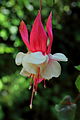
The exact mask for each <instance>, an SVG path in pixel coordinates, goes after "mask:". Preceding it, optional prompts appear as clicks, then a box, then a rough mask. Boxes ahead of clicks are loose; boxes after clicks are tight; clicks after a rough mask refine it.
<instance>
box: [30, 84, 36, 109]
mask: <svg viewBox="0 0 80 120" xmlns="http://www.w3.org/2000/svg"><path fill="white" fill-rule="evenodd" d="M34 93H35V89H34V84H33V90H32V95H31V100H30V109H32V102H33V97H34Z"/></svg>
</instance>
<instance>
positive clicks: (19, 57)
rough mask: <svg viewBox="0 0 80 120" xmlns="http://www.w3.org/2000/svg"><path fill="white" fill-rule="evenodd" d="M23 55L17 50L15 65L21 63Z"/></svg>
mask: <svg viewBox="0 0 80 120" xmlns="http://www.w3.org/2000/svg"><path fill="white" fill-rule="evenodd" d="M24 56H25V54H24V53H23V52H19V53H18V54H17V55H16V59H15V63H16V64H17V65H21V63H22V59H23V57H24Z"/></svg>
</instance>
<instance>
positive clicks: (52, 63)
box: [15, 11, 68, 107]
mask: <svg viewBox="0 0 80 120" xmlns="http://www.w3.org/2000/svg"><path fill="white" fill-rule="evenodd" d="M19 31H20V34H21V37H22V40H23V42H24V43H25V45H26V46H27V48H28V52H27V53H23V52H19V53H18V54H17V56H16V60H15V61H16V64H17V65H21V64H22V66H23V68H22V70H21V72H20V74H21V75H23V76H27V77H32V78H33V81H34V84H33V92H32V97H31V103H30V107H32V99H33V94H34V93H35V92H36V91H37V86H38V83H40V82H42V81H43V80H49V79H51V78H52V77H58V76H59V75H60V73H61V66H60V64H59V63H58V62H57V61H67V60H68V59H67V57H66V56H65V55H64V54H62V53H55V54H54V55H52V54H51V46H52V42H53V33H52V13H50V15H49V17H48V20H47V23H46V31H45V30H44V28H43V25H42V22H41V14H40V11H39V13H38V15H37V17H36V19H35V21H34V24H33V27H32V30H31V34H30V40H29V39H28V30H27V27H26V25H25V23H24V22H23V21H22V22H21V23H20V27H19ZM46 32H47V33H46Z"/></svg>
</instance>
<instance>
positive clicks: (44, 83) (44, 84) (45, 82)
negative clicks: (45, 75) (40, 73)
mask: <svg viewBox="0 0 80 120" xmlns="http://www.w3.org/2000/svg"><path fill="white" fill-rule="evenodd" d="M44 88H46V81H45V79H44Z"/></svg>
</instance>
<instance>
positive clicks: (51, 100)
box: [0, 0, 80, 120]
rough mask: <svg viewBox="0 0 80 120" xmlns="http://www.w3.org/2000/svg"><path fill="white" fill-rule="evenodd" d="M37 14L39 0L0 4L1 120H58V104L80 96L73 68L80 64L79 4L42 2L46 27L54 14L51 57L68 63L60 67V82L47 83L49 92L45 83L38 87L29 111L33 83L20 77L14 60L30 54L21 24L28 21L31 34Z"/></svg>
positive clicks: (10, 0)
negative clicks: (62, 57) (60, 55)
mask: <svg viewBox="0 0 80 120" xmlns="http://www.w3.org/2000/svg"><path fill="white" fill-rule="evenodd" d="M38 10H39V0H8V1H7V0H0V120H30V119H31V120H48V119H50V120H53V119H54V120H57V117H56V111H55V109H54V106H55V104H58V102H59V101H60V100H61V99H62V98H63V97H64V96H65V95H67V94H69V95H71V96H72V98H73V100H74V99H75V97H76V96H77V94H78V91H77V89H76V86H75V80H76V77H77V76H78V74H79V72H78V71H77V70H76V69H75V68H74V66H77V65H78V64H80V60H79V52H80V45H79V43H80V27H79V26H80V19H79V18H80V15H79V10H80V1H79V0H77V1H75V0H65V1H63V0H42V21H43V24H44V27H45V23H46V20H47V17H48V16H49V13H50V11H52V13H53V20H52V24H53V34H54V42H53V46H52V53H56V52H62V53H64V54H65V55H66V56H67V57H68V58H69V61H68V62H67V63H61V65H62V74H61V76H60V77H59V78H57V79H56V78H53V79H52V80H50V81H46V85H47V88H46V89H44V88H43V83H42V84H40V85H39V87H38V95H37V96H35V99H34V101H33V109H32V110H30V109H29V102H30V96H31V91H30V90H29V89H28V87H29V82H30V79H28V78H25V77H22V76H21V75H20V74H19V72H20V70H21V67H17V66H16V65H15V56H16V54H17V53H18V52H19V51H22V52H27V49H26V47H25V45H24V44H23V42H22V40H21V37H20V34H19V32H18V27H19V24H20V21H21V20H24V21H25V23H26V24H27V28H28V30H29V32H30V31H31V27H32V24H33V21H34V19H35V17H36V15H37V13H38ZM77 106H78V107H80V101H78V102H77ZM79 113H80V108H77V113H76V118H75V120H79V119H80V115H79Z"/></svg>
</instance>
